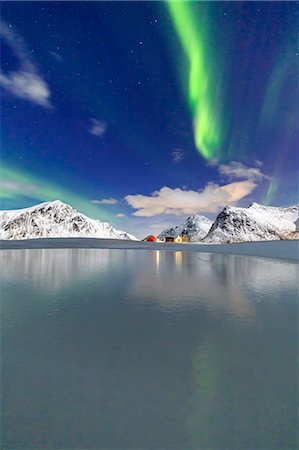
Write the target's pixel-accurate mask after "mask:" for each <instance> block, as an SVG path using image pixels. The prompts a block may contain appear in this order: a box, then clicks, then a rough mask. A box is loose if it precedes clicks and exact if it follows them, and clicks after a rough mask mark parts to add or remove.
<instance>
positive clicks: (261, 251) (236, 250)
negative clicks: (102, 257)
mask: <svg viewBox="0 0 299 450" xmlns="http://www.w3.org/2000/svg"><path fill="white" fill-rule="evenodd" d="M55 248H70V249H71V248H82V249H84V248H90V249H92V248H93V249H96V248H99V249H124V250H161V251H184V252H186V251H187V252H199V253H221V254H233V255H247V256H259V257H264V258H275V259H277V258H278V259H284V260H288V261H298V262H299V240H291V241H261V242H242V243H233V244H172V243H171V244H165V243H156V242H143V241H126V240H119V239H96V238H41V239H24V240H0V249H1V250H18V249H19V250H20V249H55Z"/></svg>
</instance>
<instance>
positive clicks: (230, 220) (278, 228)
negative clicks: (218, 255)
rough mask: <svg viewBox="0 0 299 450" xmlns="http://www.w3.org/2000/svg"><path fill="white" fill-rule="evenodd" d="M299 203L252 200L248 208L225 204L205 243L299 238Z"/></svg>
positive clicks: (204, 240)
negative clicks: (272, 203)
mask: <svg viewBox="0 0 299 450" xmlns="http://www.w3.org/2000/svg"><path fill="white" fill-rule="evenodd" d="M298 210H299V205H294V206H290V207H288V208H279V207H275V206H263V205H259V204H258V203H253V204H252V205H250V206H249V207H248V208H240V207H236V206H226V207H225V208H224V209H223V210H222V211H221V212H220V214H218V216H217V218H216V220H215V222H214V223H213V225H212V227H211V229H210V231H209V233H208V234H207V236H206V237H205V238H204V239H203V241H202V242H205V243H217V244H218V243H230V242H247V241H267V240H279V239H298V230H299V229H298V223H299V221H298Z"/></svg>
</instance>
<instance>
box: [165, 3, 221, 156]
mask: <svg viewBox="0 0 299 450" xmlns="http://www.w3.org/2000/svg"><path fill="white" fill-rule="evenodd" d="M167 6H168V11H169V13H170V16H171V19H172V22H173V25H174V28H175V30H176V32H177V34H178V37H179V39H180V42H181V45H182V48H183V50H184V52H185V55H186V57H187V59H188V61H189V73H188V104H189V107H190V110H191V113H192V116H193V126H194V140H195V145H196V148H197V149H198V151H199V152H200V153H201V155H202V156H203V157H204V158H205V159H207V160H212V159H214V158H217V157H218V152H219V148H220V144H221V142H222V140H223V130H222V129H221V127H220V120H219V109H220V108H219V105H218V103H219V101H218V100H219V99H218V98H217V97H218V93H217V92H218V90H219V86H220V84H219V82H218V81H219V80H217V79H216V77H215V73H216V71H215V70H213V67H212V63H211V58H209V55H210V54H211V51H212V49H211V48H210V47H209V40H208V26H207V22H208V21H207V15H206V14H205V12H204V11H202V14H201V20H200V22H199V21H198V19H197V14H196V11H195V10H194V5H192V2H185V1H184V2H180V1H171V0H168V1H167ZM195 6H196V5H195ZM218 76H219V73H218ZM217 87H218V89H217Z"/></svg>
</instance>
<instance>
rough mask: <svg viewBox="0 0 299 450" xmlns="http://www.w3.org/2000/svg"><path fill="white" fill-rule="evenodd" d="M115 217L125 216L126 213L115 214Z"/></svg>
mask: <svg viewBox="0 0 299 450" xmlns="http://www.w3.org/2000/svg"><path fill="white" fill-rule="evenodd" d="M115 217H119V218H121V217H126V215H125V214H123V213H118V214H115Z"/></svg>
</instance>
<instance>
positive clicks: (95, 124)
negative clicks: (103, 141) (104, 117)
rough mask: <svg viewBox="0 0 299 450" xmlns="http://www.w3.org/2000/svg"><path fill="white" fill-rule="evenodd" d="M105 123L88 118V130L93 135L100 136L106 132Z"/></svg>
mask: <svg viewBox="0 0 299 450" xmlns="http://www.w3.org/2000/svg"><path fill="white" fill-rule="evenodd" d="M106 129H107V124H106V123H105V122H101V121H100V120H97V119H90V126H89V132H90V134H93V135H94V136H98V137H101V136H103V135H104V134H105V133H106Z"/></svg>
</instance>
